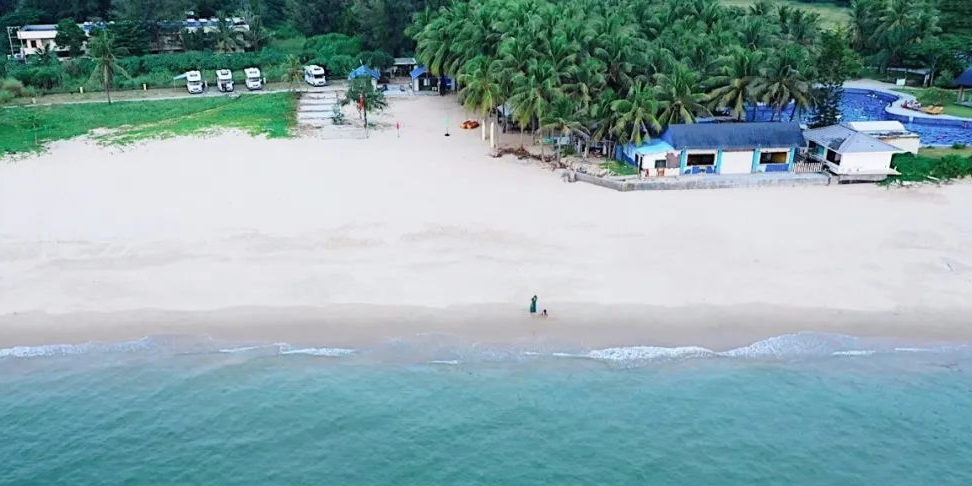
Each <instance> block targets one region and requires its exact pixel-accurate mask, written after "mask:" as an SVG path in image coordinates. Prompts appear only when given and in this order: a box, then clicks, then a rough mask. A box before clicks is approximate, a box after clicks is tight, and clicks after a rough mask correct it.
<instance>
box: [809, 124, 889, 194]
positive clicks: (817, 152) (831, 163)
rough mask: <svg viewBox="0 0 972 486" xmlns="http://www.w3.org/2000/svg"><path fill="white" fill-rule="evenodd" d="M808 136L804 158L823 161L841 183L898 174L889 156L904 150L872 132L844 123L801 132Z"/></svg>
mask: <svg viewBox="0 0 972 486" xmlns="http://www.w3.org/2000/svg"><path fill="white" fill-rule="evenodd" d="M803 135H804V137H805V138H806V139H807V151H806V157H807V158H808V159H810V160H813V161H818V162H822V163H823V164H824V165H825V166H826V168H827V170H829V171H830V172H832V173H833V174H834V175H836V176H837V178H838V180H839V181H841V182H853V181H881V180H884V179H886V178H887V177H888V176H889V175H897V174H898V171H896V170H894V169H892V168H891V158H892V157H893V156H894V155H895V154H900V153H904V152H905V150H902V149H900V148H898V147H895V146H894V145H890V144H887V143H885V142H882V141H881V140H878V139H877V138H875V137H872V136H871V135H868V134H866V133H863V132H858V131H856V130H853V129H851V128H849V127H846V126H844V125H833V126H829V127H822V128H814V129H812V130H807V131H805V132H804V133H803Z"/></svg>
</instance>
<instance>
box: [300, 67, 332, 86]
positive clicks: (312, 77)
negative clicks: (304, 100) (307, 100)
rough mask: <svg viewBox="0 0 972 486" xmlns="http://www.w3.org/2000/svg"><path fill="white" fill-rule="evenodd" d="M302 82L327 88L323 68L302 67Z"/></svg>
mask: <svg viewBox="0 0 972 486" xmlns="http://www.w3.org/2000/svg"><path fill="white" fill-rule="evenodd" d="M304 81H306V82H307V84H309V85H311V86H327V78H326V77H325V76H324V68H322V67H320V66H318V65H316V64H312V65H310V66H304Z"/></svg>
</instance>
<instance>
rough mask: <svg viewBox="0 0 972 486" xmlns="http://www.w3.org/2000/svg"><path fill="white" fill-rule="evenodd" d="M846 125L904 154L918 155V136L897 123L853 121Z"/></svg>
mask: <svg viewBox="0 0 972 486" xmlns="http://www.w3.org/2000/svg"><path fill="white" fill-rule="evenodd" d="M846 125H847V127H848V128H850V129H851V130H854V131H856V132H860V133H864V134H867V135H870V136H872V137H874V138H876V139H878V140H880V141H882V142H884V143H886V144H888V145H894V146H895V147H898V148H899V149H901V150H904V151H905V152H911V153H913V154H915V155H917V154H918V148H919V146H920V145H921V140H920V139H919V138H918V134H917V133H914V132H911V131H909V130H908V129H907V128H905V126H904V125H902V124H901V122H899V121H894V120H884V121H855V122H847V124H846Z"/></svg>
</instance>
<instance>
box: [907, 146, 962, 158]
mask: <svg viewBox="0 0 972 486" xmlns="http://www.w3.org/2000/svg"><path fill="white" fill-rule="evenodd" d="M918 155H920V156H922V157H931V158H936V159H940V158H942V157H948V156H953V155H957V156H959V157H972V147H963V148H952V147H944V148H937V147H929V148H923V149H921V150H919V151H918Z"/></svg>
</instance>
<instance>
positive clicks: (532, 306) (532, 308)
mask: <svg viewBox="0 0 972 486" xmlns="http://www.w3.org/2000/svg"><path fill="white" fill-rule="evenodd" d="M536 313H537V296H536V295H534V296H533V298H532V299H530V314H536Z"/></svg>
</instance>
